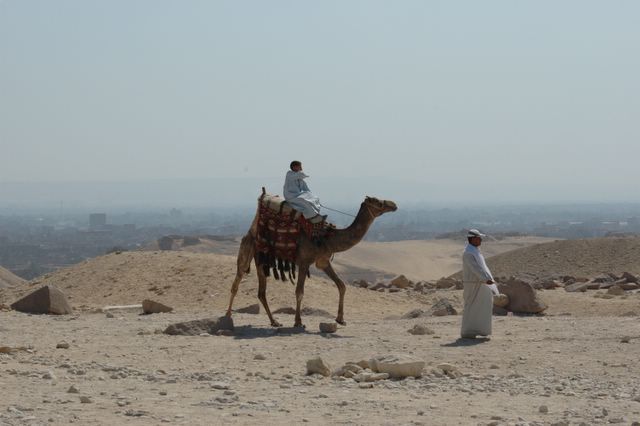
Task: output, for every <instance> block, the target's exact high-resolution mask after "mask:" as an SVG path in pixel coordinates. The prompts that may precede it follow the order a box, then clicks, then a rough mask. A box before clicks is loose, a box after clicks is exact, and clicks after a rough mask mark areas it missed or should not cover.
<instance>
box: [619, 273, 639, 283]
mask: <svg viewBox="0 0 640 426" xmlns="http://www.w3.org/2000/svg"><path fill="white" fill-rule="evenodd" d="M622 278H624V279H625V280H627V282H628V283H637V282H638V277H636V276H635V275H633V274H631V273H629V272H623V273H622Z"/></svg>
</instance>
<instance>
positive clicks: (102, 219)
mask: <svg viewBox="0 0 640 426" xmlns="http://www.w3.org/2000/svg"><path fill="white" fill-rule="evenodd" d="M106 225H107V214H106V213H91V214H90V215H89V228H92V229H95V228H103V227H104V226H106Z"/></svg>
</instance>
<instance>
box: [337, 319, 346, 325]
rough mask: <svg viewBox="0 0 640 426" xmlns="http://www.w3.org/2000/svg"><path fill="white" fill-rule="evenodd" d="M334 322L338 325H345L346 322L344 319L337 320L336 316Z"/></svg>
mask: <svg viewBox="0 0 640 426" xmlns="http://www.w3.org/2000/svg"><path fill="white" fill-rule="evenodd" d="M336 322H337V323H338V324H340V325H347V322H346V321H345V320H339V319H337V318H336Z"/></svg>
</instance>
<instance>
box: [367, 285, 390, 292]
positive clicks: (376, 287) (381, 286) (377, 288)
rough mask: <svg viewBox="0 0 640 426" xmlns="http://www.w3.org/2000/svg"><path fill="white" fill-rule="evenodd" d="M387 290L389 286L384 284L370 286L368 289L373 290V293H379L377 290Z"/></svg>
mask: <svg viewBox="0 0 640 426" xmlns="http://www.w3.org/2000/svg"><path fill="white" fill-rule="evenodd" d="M387 288H389V286H388V285H387V284H385V283H376V284H374V285H372V286H371V287H369V290H373V291H379V290H383V291H384V290H386V289H387Z"/></svg>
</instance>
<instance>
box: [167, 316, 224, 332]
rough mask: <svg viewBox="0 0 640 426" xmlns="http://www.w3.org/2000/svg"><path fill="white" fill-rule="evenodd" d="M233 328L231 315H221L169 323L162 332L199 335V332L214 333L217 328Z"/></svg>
mask: <svg viewBox="0 0 640 426" xmlns="http://www.w3.org/2000/svg"><path fill="white" fill-rule="evenodd" d="M233 329H234V326H233V319H232V318H231V317H227V316H221V317H218V318H205V319H201V320H194V321H187V322H179V323H176V324H171V325H170V326H168V327H167V328H166V329H165V330H164V334H169V335H172V336H176V335H180V336H199V335H200V334H201V333H209V334H216V333H217V332H218V330H233Z"/></svg>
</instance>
